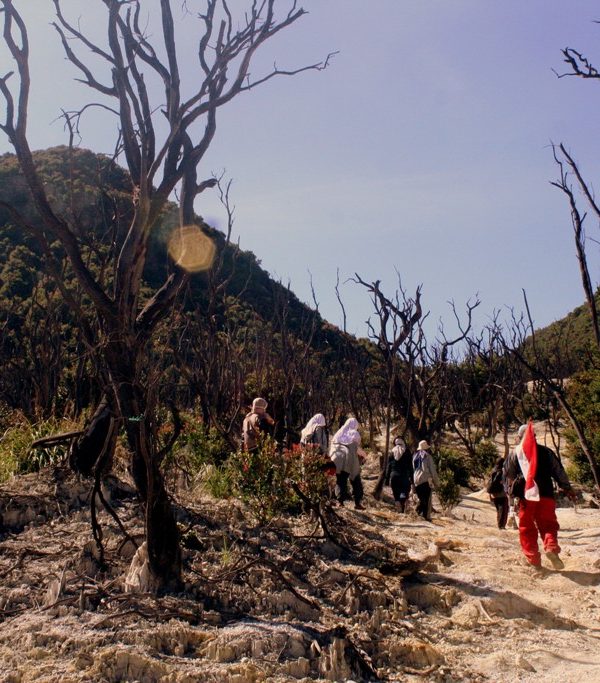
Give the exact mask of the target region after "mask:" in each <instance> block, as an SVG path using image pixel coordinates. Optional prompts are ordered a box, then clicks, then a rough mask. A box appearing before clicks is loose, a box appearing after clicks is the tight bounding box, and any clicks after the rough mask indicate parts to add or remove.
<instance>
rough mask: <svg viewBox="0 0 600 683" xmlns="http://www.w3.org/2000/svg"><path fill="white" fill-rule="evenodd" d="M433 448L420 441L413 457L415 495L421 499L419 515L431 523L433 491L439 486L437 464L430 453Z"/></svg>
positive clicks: (418, 507)
mask: <svg viewBox="0 0 600 683" xmlns="http://www.w3.org/2000/svg"><path fill="white" fill-rule="evenodd" d="M430 448H431V446H430V445H429V444H428V443H427V441H425V440H423V441H419V445H418V447H417V452H416V453H415V454H414V456H413V471H414V474H413V481H414V484H415V493H416V494H417V498H418V499H419V503H418V505H417V514H418V515H421V517H423V518H424V519H426V520H427V521H428V522H431V491H432V486H438V484H439V480H438V475H437V471H436V469H435V463H434V462H433V458H432V457H431V453H429V449H430Z"/></svg>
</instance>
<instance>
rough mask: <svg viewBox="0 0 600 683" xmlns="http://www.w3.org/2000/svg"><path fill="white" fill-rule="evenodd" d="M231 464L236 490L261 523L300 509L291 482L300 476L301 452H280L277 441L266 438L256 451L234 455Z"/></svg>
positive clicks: (239, 452)
mask: <svg viewBox="0 0 600 683" xmlns="http://www.w3.org/2000/svg"><path fill="white" fill-rule="evenodd" d="M229 464H230V467H231V472H232V475H233V485H234V487H235V490H236V491H237V492H238V494H239V496H240V497H241V498H242V500H243V501H244V502H245V503H246V504H247V505H248V506H249V507H250V508H251V509H252V510H253V512H254V513H255V514H256V516H257V517H258V518H259V520H260V521H261V522H264V521H267V520H269V519H271V518H272V517H274V516H275V515H277V514H280V513H282V512H295V511H298V510H299V509H300V505H299V500H298V498H297V496H296V494H295V493H294V492H293V490H292V488H291V487H290V485H289V481H288V479H292V480H294V481H297V480H298V479H299V477H300V468H301V462H300V452H299V451H284V452H283V453H280V452H279V451H278V448H277V444H276V443H275V441H273V439H271V438H270V437H266V438H264V439H263V440H262V442H261V443H260V444H259V447H258V448H257V449H256V450H254V451H251V452H246V451H238V452H237V453H234V454H232V456H231V457H230V459H229Z"/></svg>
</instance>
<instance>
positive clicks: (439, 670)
mask: <svg viewBox="0 0 600 683" xmlns="http://www.w3.org/2000/svg"><path fill="white" fill-rule="evenodd" d="M375 460H376V458H375V456H373V457H372V460H371V461H369V463H368V465H367V467H366V468H365V470H366V471H365V483H366V489H367V490H369V488H370V487H371V486H372V485H373V484H374V481H375V475H376V462H375ZM88 489H89V487H88V486H87V485H85V484H84V483H83V482H79V481H78V480H77V479H75V478H74V477H72V476H71V475H69V474H67V473H65V472H61V471H60V470H58V471H55V472H54V473H52V474H49V473H48V472H44V473H41V474H40V475H27V476H25V477H21V478H18V479H14V480H12V481H11V482H9V483H8V484H6V485H4V486H2V487H0V515H1V519H2V525H3V526H2V535H1V536H0V578H1V582H0V682H1V683H29V682H30V681H32V682H33V681H36V682H42V681H43V682H46V683H51V682H58V681H60V682H61V683H75V682H77V683H80V682H83V681H90V682H91V681H94V682H99V683H116V682H117V681H129V682H133V681H141V682H142V681H143V682H144V683H146V682H154V681H157V682H158V681H162V682H165V683H183V682H185V683H191V682H195V681H198V682H204V681H207V682H209V683H210V682H213V681H214V682H218V683H246V682H250V683H251V682H254V681H273V682H274V683H278V682H283V681H313V680H323V681H332V680H335V681H351V680H352V681H356V682H358V681H367V680H373V681H375V680H381V681H447V682H454V681H456V682H458V681H472V682H479V681H488V680H489V681H506V682H508V681H510V682H511V683H512V682H514V681H548V682H549V681H577V682H578V683H585V682H586V681H589V682H590V683H591V682H592V681H598V680H600V648H599V647H598V645H599V642H598V641H599V639H600V511H598V510H597V509H592V508H589V507H588V508H586V507H582V508H578V509H576V508H573V507H561V508H559V510H558V516H559V521H560V524H561V531H560V533H559V539H560V541H561V545H562V546H563V553H562V556H563V559H564V561H565V568H564V569H563V570H562V571H555V570H553V569H552V568H551V567H550V565H549V564H548V563H546V566H545V568H544V570H543V571H542V572H535V571H534V570H532V569H530V568H529V567H526V566H524V565H523V564H522V563H521V553H520V549H519V545H518V533H517V531H515V530H505V531H500V530H498V529H497V528H496V527H495V511H494V508H493V506H492V504H491V503H490V502H489V500H488V498H487V494H485V493H484V492H479V493H469V492H465V495H464V496H463V498H462V500H461V503H460V504H459V505H458V506H457V507H456V508H454V510H453V511H452V512H451V513H449V514H447V515H443V514H441V513H438V514H436V515H434V519H433V522H432V523H428V522H425V521H423V520H420V519H419V518H417V517H416V516H415V515H414V513H408V514H407V515H400V514H399V513H397V512H396V511H395V510H394V508H393V507H392V506H391V505H390V499H389V498H387V497H385V496H384V500H383V501H381V502H375V501H373V500H372V499H371V498H369V499H368V508H367V510H366V511H355V510H353V509H352V506H350V507H347V508H342V509H340V508H335V509H332V510H331V511H330V513H327V515H326V516H325V518H324V520H323V521H324V523H325V525H326V528H327V532H328V533H323V528H322V527H321V525H320V524H319V523H318V520H314V519H310V518H309V516H308V515H304V516H299V517H290V518H287V517H286V518H276V519H274V520H272V521H271V522H270V523H269V524H267V525H258V524H257V523H256V521H255V520H253V519H252V518H251V516H250V515H248V513H247V511H246V510H245V509H244V507H243V506H242V505H241V503H239V502H238V501H235V500H228V501H216V500H214V499H209V498H207V497H206V496H205V495H204V494H198V493H195V492H194V491H193V490H192V491H189V492H187V493H186V495H185V496H183V495H182V497H181V499H180V500H179V507H178V515H179V521H180V523H181V525H182V527H183V528H184V529H185V530H186V535H185V557H184V565H185V582H186V583H185V587H184V590H183V591H182V592H181V593H180V594H177V595H165V596H161V597H158V598H156V597H154V596H152V595H148V594H130V593H126V592H124V585H123V577H124V576H125V574H126V571H127V567H128V565H129V564H130V562H131V557H132V556H133V554H134V552H135V546H134V544H135V543H137V542H138V540H139V538H140V536H141V531H142V521H141V517H140V511H139V508H138V506H137V504H136V502H135V499H134V498H133V497H132V496H131V495H130V493H129V492H128V490H127V487H123V486H121V485H119V483H118V482H117V481H116V480H114V481H112V482H111V485H110V486H108V487H107V488H106V490H105V495H106V496H108V497H109V498H110V499H111V500H112V502H113V505H114V506H115V510H116V511H117V512H118V515H119V518H120V519H121V521H122V523H123V525H124V526H125V528H126V529H127V531H128V533H129V535H130V537H131V540H127V539H126V538H125V537H124V536H123V534H122V533H121V532H120V530H119V529H118V527H117V525H116V524H115V523H114V520H112V518H110V517H108V515H106V514H105V513H102V514H101V515H100V520H101V523H102V528H103V545H104V547H105V551H106V561H107V566H106V567H103V566H102V565H101V562H100V558H99V557H98V552H97V549H96V546H95V544H94V543H93V541H92V540H91V532H90V521H89V510H88V507H89V506H88V504H87V496H88ZM436 507H437V506H436ZM328 534H329V535H328Z"/></svg>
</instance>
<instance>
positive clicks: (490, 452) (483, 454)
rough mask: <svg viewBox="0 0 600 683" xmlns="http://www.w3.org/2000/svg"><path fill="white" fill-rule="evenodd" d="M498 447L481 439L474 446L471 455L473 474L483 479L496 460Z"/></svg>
mask: <svg viewBox="0 0 600 683" xmlns="http://www.w3.org/2000/svg"><path fill="white" fill-rule="evenodd" d="M498 456H499V453H498V446H497V445H496V444H495V443H494V442H493V441H487V440H485V439H482V440H481V441H480V442H479V443H478V444H477V445H476V446H475V453H474V454H473V474H474V475H475V476H477V477H483V476H484V475H485V474H486V473H487V472H488V471H489V470H490V469H491V468H492V467H493V466H494V465H495V463H496V461H497V460H498Z"/></svg>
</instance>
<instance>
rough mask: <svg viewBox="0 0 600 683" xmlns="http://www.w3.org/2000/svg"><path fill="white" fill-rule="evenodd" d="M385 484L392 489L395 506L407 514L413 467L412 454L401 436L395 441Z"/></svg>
mask: <svg viewBox="0 0 600 683" xmlns="http://www.w3.org/2000/svg"><path fill="white" fill-rule="evenodd" d="M384 483H385V485H386V486H391V487H392V493H393V494H394V505H395V506H396V507H397V508H398V509H399V510H400V512H405V511H406V501H407V500H408V494H409V493H410V489H411V488H412V483H413V465H412V454H411V452H410V451H409V450H408V448H407V447H406V443H405V442H404V439H403V438H402V437H400V436H397V437H396V438H395V439H394V447H393V448H392V452H391V453H390V457H389V458H388V466H387V472H386V476H385V482H384Z"/></svg>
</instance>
